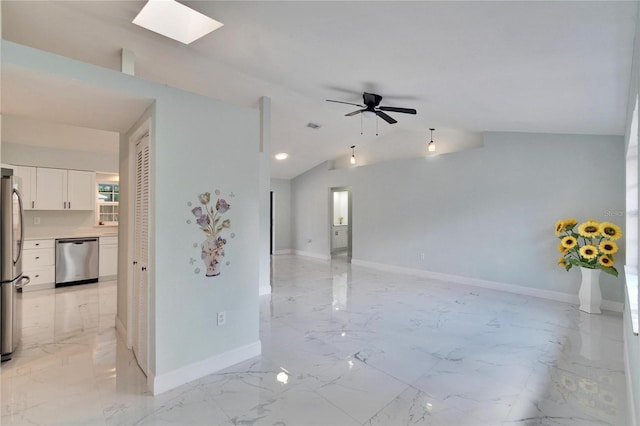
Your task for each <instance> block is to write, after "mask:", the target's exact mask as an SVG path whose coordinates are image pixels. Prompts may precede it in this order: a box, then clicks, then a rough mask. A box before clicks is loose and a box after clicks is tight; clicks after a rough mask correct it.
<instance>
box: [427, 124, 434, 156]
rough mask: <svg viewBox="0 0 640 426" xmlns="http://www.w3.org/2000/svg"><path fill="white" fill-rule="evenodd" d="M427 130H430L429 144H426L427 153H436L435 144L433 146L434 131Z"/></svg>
mask: <svg viewBox="0 0 640 426" xmlns="http://www.w3.org/2000/svg"><path fill="white" fill-rule="evenodd" d="M429 130H431V142H429V143H428V144H427V151H428V152H436V144H435V142H434V141H433V131H434V130H435V129H429Z"/></svg>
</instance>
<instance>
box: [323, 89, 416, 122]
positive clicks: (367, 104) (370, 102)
mask: <svg viewBox="0 0 640 426" xmlns="http://www.w3.org/2000/svg"><path fill="white" fill-rule="evenodd" d="M381 100H382V96H380V95H376V94H375V93H367V92H364V93H363V94H362V101H363V103H364V105H360V104H354V103H352V102H343V101H334V100H331V99H327V102H335V103H338V104H347V105H355V106H357V107H360V108H362V109H358V110H356V111H353V112H350V113H348V114H345V116H346V117H351V116H353V115H357V114H362V113H373V114H375V115H377V116H378V117H380V118H382V119H383V120H384V121H386V122H387V123H389V124H395V123H397V121H396V120H395V119H394V118H393V117H391V116H390V115H388V114H386V113H385V112H384V111H390V112H401V113H403V114H415V113H416V110H415V109H413V108H398V107H390V106H379V105H380V101H381Z"/></svg>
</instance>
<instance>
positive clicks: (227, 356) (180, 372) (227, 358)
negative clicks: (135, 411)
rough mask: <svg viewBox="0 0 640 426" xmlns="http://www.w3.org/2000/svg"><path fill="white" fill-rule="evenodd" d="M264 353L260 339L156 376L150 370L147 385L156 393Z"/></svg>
mask: <svg viewBox="0 0 640 426" xmlns="http://www.w3.org/2000/svg"><path fill="white" fill-rule="evenodd" d="M261 353H262V345H261V343H260V341H259V340H258V341H256V342H254V343H250V344H248V345H246V346H241V347H239V348H236V349H232V350H230V351H228V352H224V353H222V354H218V355H215V356H212V357H211V358H208V359H205V360H202V361H198V362H194V363H193V364H190V365H186V366H184V367H180V368H178V369H176V370H173V371H169V372H168V373H164V374H160V375H158V376H156V375H155V374H153V373H152V372H149V376H148V377H147V385H148V386H149V389H150V390H151V392H152V393H153V394H154V395H158V394H160V393H163V392H166V391H168V390H171V389H174V388H177V387H178V386H181V385H183V384H185V383H188V382H191V381H193V380H196V379H199V378H201V377H204V376H207V375H209V374H211V373H215V372H216V371H220V370H222V369H225V368H227V367H230V366H232V365H234V364H238V363H239V362H242V361H245V360H247V359H249V358H253V357H255V356H258V355H260V354H261Z"/></svg>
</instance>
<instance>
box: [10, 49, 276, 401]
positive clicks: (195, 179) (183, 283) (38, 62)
mask: <svg viewBox="0 0 640 426" xmlns="http://www.w3.org/2000/svg"><path fill="white" fill-rule="evenodd" d="M2 53H3V57H2V60H3V62H8V63H10V64H11V65H12V66H14V67H23V68H25V70H31V71H36V72H41V73H45V74H51V75H56V76H58V77H61V78H68V79H75V80H79V81H81V82H85V83H88V84H91V85H94V86H96V87H99V88H105V89H109V90H117V91H120V92H123V93H125V94H126V95H127V96H133V97H141V98H147V99H149V98H150V99H155V105H154V106H153V108H152V109H151V110H150V111H149V113H150V114H152V129H151V137H150V147H151V161H152V165H151V193H150V200H151V201H150V223H151V226H150V230H149V231H150V247H149V249H150V256H151V257H150V260H149V268H148V269H149V280H150V287H151V289H150V291H151V293H152V294H151V298H150V322H151V323H153V326H152V327H151V329H150V332H151V333H153V336H152V338H151V347H150V352H152V353H155V357H151V359H150V370H151V379H152V380H153V381H154V384H153V386H154V390H156V391H157V390H158V389H160V390H166V389H168V388H170V387H174V386H178V385H180V384H181V382H184V381H187V380H190V379H195V378H197V377H200V376H202V375H206V374H208V373H210V372H211V371H212V370H215V369H216V368H221V366H224V364H227V365H228V364H229V363H235V362H239V361H241V360H243V359H246V358H247V357H249V356H255V355H256V354H259V353H260V342H259V336H258V327H259V317H258V315H259V304H258V270H259V262H258V255H259V252H258V247H257V246H256V241H258V240H259V229H258V226H259V225H258V218H259V206H258V197H259V190H258V188H259V187H260V182H259V176H258V169H259V161H258V158H259V157H258V146H259V130H260V129H259V125H260V120H259V114H258V110H257V109H248V108H240V107H234V106H230V105H226V104H224V103H222V102H219V101H216V100H213V99H210V98H206V97H203V96H199V95H195V94H192V93H188V92H184V91H181V90H177V89H173V88H170V87H167V86H164V85H160V84H156V83H153V82H149V81H145V80H142V79H139V78H136V77H132V76H129V75H124V74H121V73H119V72H115V71H113V70H108V69H105V68H100V67H96V66H92V65H89V64H85V63H82V62H79V61H74V60H71V59H68V58H63V57H60V56H57V55H53V54H49V53H46V52H42V51H38V50H35V49H31V48H28V47H25V46H20V45H17V44H15V43H11V42H7V41H3V42H2ZM52 107H54V106H52ZM121 146H122V138H121ZM120 156H121V157H120V167H121V169H120V179H121V180H120V182H121V188H122V190H123V192H124V194H123V195H122V197H123V198H124V197H125V196H127V195H128V194H130V192H127V191H130V188H129V186H130V185H131V184H132V182H131V180H132V179H131V175H130V173H129V171H128V164H129V158H128V157H129V152H128V150H123V149H120ZM267 185H268V182H267ZM124 188H127V189H126V190H125V189H124ZM216 189H219V190H221V191H222V193H223V194H224V195H225V196H226V197H228V201H229V203H230V204H231V209H230V211H229V212H228V214H227V217H228V218H229V219H231V223H232V226H231V232H234V233H235V235H236V237H235V238H233V239H232V238H229V242H228V244H227V246H226V247H225V252H226V257H225V258H224V260H225V261H229V262H230V264H229V265H223V267H222V274H221V275H220V276H219V277H217V278H207V277H205V276H204V274H203V273H195V268H196V265H197V262H201V260H200V249H199V243H201V242H202V240H203V235H202V234H203V233H202V232H201V231H200V230H198V228H197V227H196V226H195V224H194V223H193V219H194V217H193V214H192V213H191V208H193V207H192V206H189V205H188V203H189V202H191V203H196V202H197V201H198V198H197V197H198V194H200V193H202V192H213V191H215V190H216ZM231 192H233V193H234V196H233V197H231V196H230V195H229V194H230V193H231ZM121 204H124V206H123V211H126V212H130V211H131V207H130V206H128V205H127V204H128V201H124V200H123V201H121ZM187 220H191V221H192V223H190V224H188V223H187ZM123 226H124V227H127V228H129V229H127V230H126V231H125V232H122V229H121V232H120V238H119V247H121V246H125V245H127V244H128V243H129V242H130V239H129V236H130V231H131V229H130V223H129V222H128V221H127V222H126V223H123V222H121V225H120V227H121V228H122V227H123ZM194 245H195V247H194ZM192 259H193V263H192V261H191V260H192ZM131 261H132V258H131V257H130V256H129V257H128V258H126V259H124V262H123V258H122V256H120V257H119V266H120V268H119V269H121V270H122V269H123V268H122V265H123V263H124V264H125V265H127V266H128V265H130V262H131ZM200 268H201V269H204V268H203V267H202V266H201V267H200ZM123 275H126V274H123V273H119V281H120V279H124V280H127V279H128V277H126V276H123ZM126 284H127V283H126V281H125V282H124V283H120V282H119V290H120V288H121V286H126ZM118 307H119V312H118V318H120V315H121V312H120V309H121V308H122V307H121V304H120V303H119V305H118ZM219 311H225V312H226V313H227V324H226V325H225V326H224V327H217V326H216V323H215V318H216V313H217V312H219Z"/></svg>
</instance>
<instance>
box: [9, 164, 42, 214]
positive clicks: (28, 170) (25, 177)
mask: <svg viewBox="0 0 640 426" xmlns="http://www.w3.org/2000/svg"><path fill="white" fill-rule="evenodd" d="M9 167H11V168H12V169H13V174H14V175H16V176H18V177H19V178H20V186H19V188H18V190H19V191H20V195H22V207H23V208H24V209H25V210H33V209H35V205H36V168H35V167H29V166H9Z"/></svg>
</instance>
